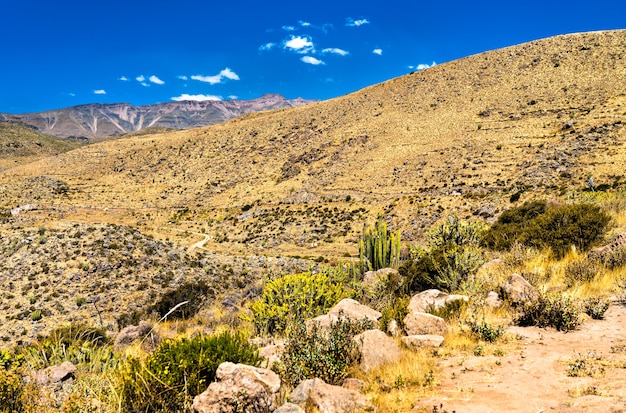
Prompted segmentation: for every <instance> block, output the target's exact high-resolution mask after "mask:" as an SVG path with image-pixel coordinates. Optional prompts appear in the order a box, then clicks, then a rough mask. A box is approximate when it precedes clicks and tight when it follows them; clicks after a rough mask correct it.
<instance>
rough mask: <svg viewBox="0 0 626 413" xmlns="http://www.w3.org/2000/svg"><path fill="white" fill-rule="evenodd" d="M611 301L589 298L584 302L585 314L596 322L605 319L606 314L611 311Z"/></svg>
mask: <svg viewBox="0 0 626 413" xmlns="http://www.w3.org/2000/svg"><path fill="white" fill-rule="evenodd" d="M609 305H611V301H610V300H607V299H603V298H600V297H593V298H588V299H586V300H584V301H583V307H584V308H585V313H586V314H587V315H588V316H589V317H591V318H593V319H594V320H602V319H604V313H606V310H608V309H609Z"/></svg>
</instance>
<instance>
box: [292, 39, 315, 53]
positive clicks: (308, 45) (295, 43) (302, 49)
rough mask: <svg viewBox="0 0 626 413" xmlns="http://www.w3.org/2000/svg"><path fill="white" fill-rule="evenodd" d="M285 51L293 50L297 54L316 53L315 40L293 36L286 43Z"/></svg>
mask: <svg viewBox="0 0 626 413" xmlns="http://www.w3.org/2000/svg"><path fill="white" fill-rule="evenodd" d="M285 49H291V51H294V52H297V53H308V52H312V51H314V47H313V39H311V38H310V37H309V36H293V35H292V36H291V37H290V38H289V40H287V41H285Z"/></svg>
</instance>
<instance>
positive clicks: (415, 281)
mask: <svg viewBox="0 0 626 413" xmlns="http://www.w3.org/2000/svg"><path fill="white" fill-rule="evenodd" d="M484 231H485V225H484V224H482V223H480V222H465V221H462V220H460V219H459V218H458V217H456V216H451V217H449V218H448V219H447V220H446V221H445V222H444V223H443V224H441V225H438V226H436V227H434V228H433V229H431V230H430V231H429V232H428V233H427V237H428V244H427V246H426V248H421V247H413V248H412V249H411V259H410V260H408V261H407V262H405V263H404V264H402V266H400V268H399V270H398V271H399V272H400V275H402V277H403V279H404V283H405V291H406V292H407V293H408V294H411V293H413V292H416V291H423V290H426V289H429V288H437V289H439V290H443V291H456V290H459V289H460V287H461V285H462V284H463V283H464V282H465V281H468V280H469V278H470V277H471V276H473V275H474V274H475V273H476V271H478V268H480V266H481V265H482V264H483V262H484V259H483V256H482V253H481V252H480V249H479V246H480V243H481V242H482V238H483V234H484Z"/></svg>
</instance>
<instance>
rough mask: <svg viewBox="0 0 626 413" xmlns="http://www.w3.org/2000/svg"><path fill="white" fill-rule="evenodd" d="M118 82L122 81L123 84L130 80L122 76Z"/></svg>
mask: <svg viewBox="0 0 626 413" xmlns="http://www.w3.org/2000/svg"><path fill="white" fill-rule="evenodd" d="M117 80H121V81H122V82H129V81H130V80H129V79H128V78H127V77H126V76H120V77H118V78H117Z"/></svg>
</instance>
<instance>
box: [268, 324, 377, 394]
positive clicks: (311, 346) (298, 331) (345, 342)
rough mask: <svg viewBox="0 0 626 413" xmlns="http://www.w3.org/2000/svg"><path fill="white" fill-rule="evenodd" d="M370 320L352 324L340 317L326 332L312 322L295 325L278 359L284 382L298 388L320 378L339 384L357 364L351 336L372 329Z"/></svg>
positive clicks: (354, 343)
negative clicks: (308, 326) (303, 382)
mask: <svg viewBox="0 0 626 413" xmlns="http://www.w3.org/2000/svg"><path fill="white" fill-rule="evenodd" d="M373 327H374V325H373V323H372V322H371V321H370V320H367V319H363V320H362V321H352V320H350V319H346V318H343V317H342V318H340V319H339V320H337V321H336V322H334V323H331V325H330V329H329V330H328V331H325V330H323V329H322V328H321V327H320V326H319V325H318V324H316V323H314V324H313V325H312V326H311V327H310V328H308V329H307V327H306V325H304V324H299V325H294V326H293V328H291V329H290V330H289V332H288V340H287V344H286V345H285V349H284V351H283V354H282V356H281V362H282V365H281V366H280V368H279V373H280V375H281V378H282V379H283V382H284V383H286V384H287V385H289V386H293V387H295V386H297V385H298V384H299V383H300V382H302V381H303V380H306V379H312V378H320V379H322V380H324V381H325V382H326V383H329V384H334V385H339V384H341V383H342V382H343V380H344V379H345V378H346V377H347V376H348V372H349V370H350V368H351V367H352V366H353V365H355V364H356V363H358V362H359V360H360V353H359V349H358V345H357V343H356V342H355V341H354V340H353V338H354V336H356V335H357V334H360V333H362V332H363V331H365V330H369V329H371V328H373Z"/></svg>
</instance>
